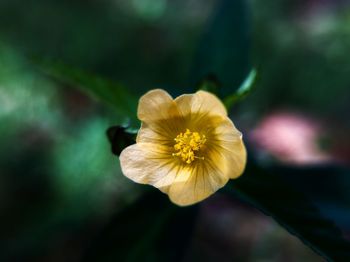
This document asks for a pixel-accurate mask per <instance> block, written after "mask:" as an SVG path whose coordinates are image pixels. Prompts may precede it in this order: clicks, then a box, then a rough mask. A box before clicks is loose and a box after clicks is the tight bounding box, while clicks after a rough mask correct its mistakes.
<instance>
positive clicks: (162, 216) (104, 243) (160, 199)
mask: <svg viewBox="0 0 350 262" xmlns="http://www.w3.org/2000/svg"><path fill="white" fill-rule="evenodd" d="M197 208H198V207H197V206H191V207H187V208H180V207H177V206H175V205H173V204H172V203H171V202H170V201H169V199H168V197H167V196H165V195H162V194H159V192H158V191H157V190H156V189H150V190H149V192H147V193H146V194H145V195H144V196H142V198H141V199H140V200H139V201H137V202H136V203H135V204H133V205H132V206H129V207H127V208H126V209H125V210H124V211H122V212H121V213H118V214H116V215H115V217H114V218H112V219H111V220H110V221H111V222H110V223H109V224H107V225H106V227H105V228H104V229H103V230H101V232H100V233H99V235H98V236H97V237H96V239H95V240H94V241H93V242H92V243H91V246H90V248H89V250H88V251H87V253H86V254H85V255H84V257H83V260H82V261H106V262H108V261H182V260H183V256H184V252H185V250H186V247H187V245H188V244H189V240H190V236H191V234H192V230H193V224H194V222H195V218H196V214H197Z"/></svg>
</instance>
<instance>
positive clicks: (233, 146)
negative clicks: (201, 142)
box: [208, 118, 247, 178]
mask: <svg viewBox="0 0 350 262" xmlns="http://www.w3.org/2000/svg"><path fill="white" fill-rule="evenodd" d="M213 137H214V138H211V139H210V140H209V145H208V149H209V150H208V151H209V152H208V155H209V158H211V159H215V160H213V161H212V162H213V163H215V165H216V166H217V168H218V169H220V170H221V171H222V172H223V173H224V174H225V175H226V176H227V177H228V178H237V177H239V176H240V175H241V174H242V173H243V171H244V168H245V165H246V161H247V152H246V149H245V146H244V144H243V140H242V134H241V132H239V131H238V130H237V129H236V127H235V126H234V124H233V123H232V121H231V120H230V119H229V118H227V119H226V120H225V121H223V122H222V123H221V124H220V125H219V126H217V127H216V128H215V130H214V134H213ZM218 158H222V159H224V161H225V164H221V165H218V164H217V163H218V161H217V159H218Z"/></svg>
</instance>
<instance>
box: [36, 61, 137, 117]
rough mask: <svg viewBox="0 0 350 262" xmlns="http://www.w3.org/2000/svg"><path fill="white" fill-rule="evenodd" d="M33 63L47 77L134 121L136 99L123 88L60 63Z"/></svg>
mask: <svg viewBox="0 0 350 262" xmlns="http://www.w3.org/2000/svg"><path fill="white" fill-rule="evenodd" d="M35 62H36V63H37V64H38V65H39V68H40V69H41V70H43V71H44V72H45V73H46V74H48V75H49V76H51V77H53V78H55V79H57V80H60V81H63V82H65V83H67V84H69V85H72V86H74V87H77V88H79V89H80V90H81V91H83V92H85V93H87V94H88V95H90V96H91V97H93V98H95V99H97V100H99V101H102V102H105V103H107V104H108V105H109V106H110V107H111V108H112V109H114V110H115V111H116V112H118V113H119V114H122V115H125V116H127V117H129V119H131V120H132V121H133V122H134V121H136V120H135V119H136V109H137V101H138V99H137V97H136V96H135V95H134V94H132V93H130V92H129V91H128V90H127V89H126V88H125V87H124V86H122V85H120V84H118V83H115V82H113V81H111V80H108V79H105V78H102V77H100V76H96V75H94V74H91V73H88V72H85V71H83V70H81V69H77V68H74V67H71V66H68V65H66V64H63V63H60V62H52V61H38V60H37V59H36V60H35Z"/></svg>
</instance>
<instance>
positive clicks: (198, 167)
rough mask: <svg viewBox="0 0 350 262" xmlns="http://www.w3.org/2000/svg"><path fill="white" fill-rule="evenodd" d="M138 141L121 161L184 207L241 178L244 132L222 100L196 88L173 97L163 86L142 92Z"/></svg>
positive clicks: (131, 173)
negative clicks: (229, 113) (189, 92)
mask: <svg viewBox="0 0 350 262" xmlns="http://www.w3.org/2000/svg"><path fill="white" fill-rule="evenodd" d="M137 116H138V118H139V119H140V120H141V121H142V124H141V128H140V130H139V132H138V134H137V139H136V144H134V145H131V146H129V147H127V148H126V149H124V150H123V152H122V153H121V155H120V163H121V168H122V172H123V174H124V175H125V176H126V177H128V178H130V179H131V180H133V181H135V182H137V183H141V184H150V185H153V186H154V187H156V188H158V189H160V190H161V191H162V192H164V193H166V194H168V195H169V198H170V200H171V201H172V202H174V203H175V204H177V205H181V206H185V205H191V204H194V203H196V202H199V201H201V200H203V199H205V198H207V197H209V196H210V195H211V194H213V193H214V192H216V191H217V190H218V189H220V188H221V187H223V186H224V185H225V184H226V183H227V181H228V180H229V179H232V178H237V177H239V176H240V175H241V174H242V172H243V170H244V167H245V164H246V150H245V147H244V144H243V141H242V134H241V133H240V132H239V131H238V130H237V129H236V128H235V126H234V125H233V123H232V121H231V120H230V119H229V118H228V116H227V111H226V109H225V107H224V105H223V104H222V103H221V101H220V100H219V99H218V98H217V97H216V96H214V95H212V94H210V93H208V92H205V91H198V92H197V93H195V94H188V95H187V94H186V95H182V96H179V97H177V98H176V99H173V98H172V97H171V96H170V95H169V94H168V93H167V92H165V91H164V90H161V89H156V90H151V91H149V92H148V93H146V94H145V95H144V96H142V97H141V99H140V101H139V106H138V112H137Z"/></svg>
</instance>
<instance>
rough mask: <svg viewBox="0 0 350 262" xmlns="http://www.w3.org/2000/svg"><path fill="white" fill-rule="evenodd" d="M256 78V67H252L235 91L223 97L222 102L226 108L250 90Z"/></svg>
mask: <svg viewBox="0 0 350 262" xmlns="http://www.w3.org/2000/svg"><path fill="white" fill-rule="evenodd" d="M256 78H257V71H256V69H252V70H251V71H250V73H249V74H248V76H247V78H246V79H245V80H244V81H243V83H242V84H241V86H240V87H239V88H238V89H237V91H236V92H235V93H234V94H232V95H230V96H228V97H226V98H225V99H224V104H225V106H226V108H227V109H228V110H229V109H230V108H231V107H232V106H233V105H234V104H235V103H237V102H238V101H240V100H242V99H243V98H245V97H246V96H247V95H248V94H249V93H250V92H251V91H252V89H253V87H254V84H255V83H256Z"/></svg>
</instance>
